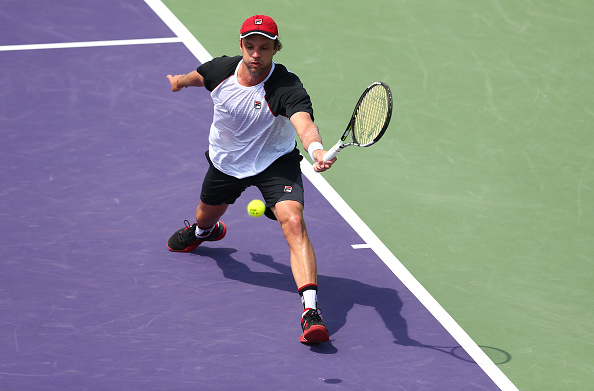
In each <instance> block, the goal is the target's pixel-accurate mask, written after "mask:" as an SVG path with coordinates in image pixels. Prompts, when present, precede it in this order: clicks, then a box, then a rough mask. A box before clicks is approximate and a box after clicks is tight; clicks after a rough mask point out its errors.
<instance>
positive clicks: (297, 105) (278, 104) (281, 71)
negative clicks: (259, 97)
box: [264, 64, 314, 120]
mask: <svg viewBox="0 0 594 391" xmlns="http://www.w3.org/2000/svg"><path fill="white" fill-rule="evenodd" d="M264 88H265V89H266V102H268V106H269V107H270V110H271V111H272V114H274V115H275V116H278V115H282V116H284V117H287V118H291V116H292V115H293V114H295V113H299V112H301V111H304V112H306V113H309V115H310V116H311V119H312V120H313V118H314V113H313V107H312V104H311V99H310V98H309V94H308V93H307V91H306V90H305V88H304V87H303V84H301V80H299V77H297V75H295V74H294V73H291V72H289V71H288V70H287V68H285V67H284V66H283V65H281V64H276V66H275V69H274V73H273V74H272V75H271V76H270V78H269V79H268V80H267V81H266V83H264Z"/></svg>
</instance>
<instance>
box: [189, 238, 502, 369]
mask: <svg viewBox="0 0 594 391" xmlns="http://www.w3.org/2000/svg"><path fill="white" fill-rule="evenodd" d="M235 252H237V250H236V249H233V248H208V247H198V249H196V250H195V251H194V253H195V254H196V255H199V256H204V257H209V258H212V259H213V260H214V261H215V262H216V263H217V265H218V267H219V268H220V269H221V270H222V271H223V276H224V277H225V278H228V279H231V280H236V281H241V282H243V283H246V284H250V285H256V286H261V287H266V288H272V289H278V290H282V291H286V292H291V293H295V294H297V292H296V287H295V282H294V280H293V275H292V273H291V268H290V267H289V266H288V265H284V264H282V263H279V262H276V261H275V260H274V259H273V258H272V257H271V256H270V255H265V254H254V253H251V255H252V261H254V262H257V263H259V264H262V265H266V266H268V267H269V268H271V269H272V270H274V272H255V271H252V270H251V269H250V268H249V266H248V265H246V264H244V263H242V262H239V261H237V260H236V259H235V258H233V257H232V254H233V253H235ZM318 285H320V287H321V289H323V303H321V307H322V308H323V309H324V311H325V312H326V314H327V315H326V316H324V323H325V324H326V326H327V327H328V329H329V331H330V334H331V335H332V333H335V332H337V331H338V330H340V328H341V327H343V326H344V325H345V324H346V318H347V314H348V312H349V311H350V310H351V308H353V306H354V305H355V304H359V305H364V306H367V307H372V308H374V309H375V310H376V311H377V313H378V314H379V315H380V317H381V318H382V320H383V322H384V324H385V325H386V328H387V329H388V330H389V331H390V333H391V334H392V336H393V337H394V343H395V344H397V345H402V346H411V347H419V348H425V349H430V350H434V351H438V352H441V353H445V354H447V355H449V356H451V357H454V358H456V359H459V360H462V361H466V362H469V363H474V360H473V359H472V358H471V357H470V356H469V355H468V353H467V352H466V351H465V350H464V349H463V348H462V347H461V346H459V345H455V346H433V345H427V344H424V343H421V342H419V341H415V340H414V339H411V338H410V337H409V335H408V326H407V323H406V319H404V317H402V315H401V313H400V311H401V310H402V300H401V299H400V297H399V296H398V292H397V291H396V290H394V289H389V288H379V287H375V286H372V285H368V284H364V283H362V282H359V281H356V280H352V279H348V278H340V277H332V276H324V275H319V276H318ZM480 347H481V349H482V350H483V351H484V352H485V353H487V355H488V356H489V357H490V358H491V359H492V360H493V362H494V363H495V364H497V365H501V364H505V363H507V362H509V361H511V355H510V354H509V353H508V352H506V351H504V350H501V349H498V348H495V347H491V346H480ZM311 350H312V351H314V352H317V353H322V354H333V353H336V352H337V349H336V348H335V347H334V346H333V345H332V339H331V340H330V342H329V343H323V344H319V345H312V346H311Z"/></svg>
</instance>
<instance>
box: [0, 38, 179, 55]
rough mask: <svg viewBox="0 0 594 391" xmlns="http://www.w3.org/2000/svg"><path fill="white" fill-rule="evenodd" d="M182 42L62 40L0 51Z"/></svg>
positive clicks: (174, 39)
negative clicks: (60, 41)
mask: <svg viewBox="0 0 594 391" xmlns="http://www.w3.org/2000/svg"><path fill="white" fill-rule="evenodd" d="M173 42H182V39H181V38H180V37H171V38H144V39H119V40H113V41H87V42H62V43H40V44H30V45H6V46H0V52H9V51H16V50H40V49H65V48H88V47H100V46H127V45H153V44H157V43H173Z"/></svg>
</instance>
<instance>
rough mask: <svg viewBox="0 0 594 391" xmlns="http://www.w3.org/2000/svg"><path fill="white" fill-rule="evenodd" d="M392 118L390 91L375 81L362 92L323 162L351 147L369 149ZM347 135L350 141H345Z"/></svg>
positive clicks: (384, 130)
mask: <svg viewBox="0 0 594 391" xmlns="http://www.w3.org/2000/svg"><path fill="white" fill-rule="evenodd" d="M391 117H392V91H390V87H388V85H387V84H386V83H382V82H380V81H376V82H375V83H373V84H372V85H370V86H369V87H367V89H366V90H365V91H364V92H363V94H362V95H361V98H359V101H358V102H357V105H356V106H355V110H354V111H353V115H352V116H351V120H350V121H349V124H348V126H347V128H346V130H345V132H344V134H343V135H342V137H341V138H340V140H338V142H337V143H336V144H335V145H334V146H333V147H332V148H330V150H329V151H328V152H326V154H325V155H324V161H325V162H327V161H328V160H331V159H333V158H334V157H335V156H336V155H337V154H338V152H340V151H342V150H343V149H344V148H346V147H349V146H351V145H356V146H358V147H369V146H370V145H373V144H375V143H377V142H378V141H379V139H380V138H381V137H382V136H383V135H384V133H385V132H386V129H388V125H389V124H390V118H391ZM349 133H350V134H351V135H352V141H350V142H349V141H347V138H348V136H349Z"/></svg>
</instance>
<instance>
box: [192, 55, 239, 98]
mask: <svg viewBox="0 0 594 391" xmlns="http://www.w3.org/2000/svg"><path fill="white" fill-rule="evenodd" d="M239 61H241V56H235V57H227V56H222V57H217V58H213V59H212V60H210V61H208V62H205V63H204V64H202V65H200V66H199V67H198V69H196V71H197V72H198V73H199V74H201V75H202V76H203V77H204V87H205V88H206V89H207V90H208V91H212V90H214V89H215V88H216V87H217V86H218V85H219V84H221V83H222V82H223V81H224V80H225V79H226V78H228V77H229V76H231V75H232V74H233V73H234V72H235V68H236V67H237V64H238V63H239Z"/></svg>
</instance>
